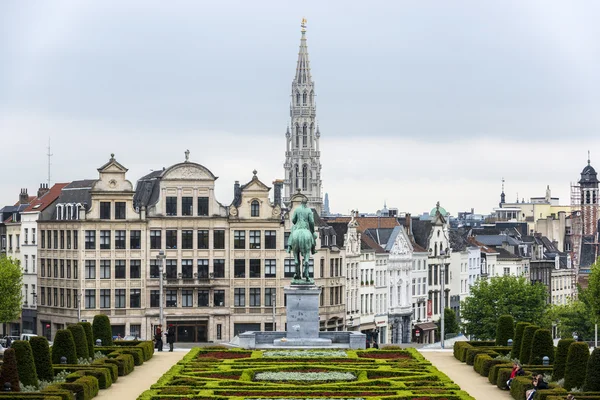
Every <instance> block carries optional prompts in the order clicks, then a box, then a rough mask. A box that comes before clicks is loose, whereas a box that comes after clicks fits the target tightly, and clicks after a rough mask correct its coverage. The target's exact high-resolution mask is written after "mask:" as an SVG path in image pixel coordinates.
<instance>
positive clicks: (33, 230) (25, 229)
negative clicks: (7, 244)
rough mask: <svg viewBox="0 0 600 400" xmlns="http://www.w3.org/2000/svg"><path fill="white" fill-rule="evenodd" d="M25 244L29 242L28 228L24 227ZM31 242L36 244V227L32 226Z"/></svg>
mask: <svg viewBox="0 0 600 400" xmlns="http://www.w3.org/2000/svg"><path fill="white" fill-rule="evenodd" d="M23 244H29V229H28V228H23ZM31 244H35V228H31Z"/></svg>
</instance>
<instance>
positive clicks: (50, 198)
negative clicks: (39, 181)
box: [23, 183, 69, 212]
mask: <svg viewBox="0 0 600 400" xmlns="http://www.w3.org/2000/svg"><path fill="white" fill-rule="evenodd" d="M68 184H69V183H55V184H54V185H52V187H51V188H50V190H48V191H47V192H46V193H44V194H43V195H42V196H41V197H37V198H36V199H35V200H33V201H32V202H31V203H30V204H29V206H28V207H27V208H26V209H24V210H23V212H30V211H44V210H45V209H46V208H47V207H48V206H49V205H51V204H52V203H53V202H54V201H55V200H56V199H57V198H58V197H59V196H60V193H61V191H62V189H63V188H64V187H65V186H67V185H68Z"/></svg>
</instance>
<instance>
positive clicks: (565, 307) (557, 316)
mask: <svg viewBox="0 0 600 400" xmlns="http://www.w3.org/2000/svg"><path fill="white" fill-rule="evenodd" d="M580 296H584V297H585V294H583V292H581V293H580ZM590 315H592V311H591V310H590V308H589V306H588V305H587V304H586V302H584V301H581V300H575V301H570V302H569V303H567V304H561V305H552V306H550V307H548V309H547V311H546V315H545V319H546V320H547V322H548V324H547V325H550V324H552V323H554V324H556V326H557V328H558V333H559V336H560V337H562V338H570V337H571V336H572V334H573V332H577V333H578V334H579V335H581V336H582V337H592V336H593V335H594V322H593V319H592V318H590Z"/></svg>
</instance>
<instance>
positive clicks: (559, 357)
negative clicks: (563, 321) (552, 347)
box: [552, 338, 575, 381]
mask: <svg viewBox="0 0 600 400" xmlns="http://www.w3.org/2000/svg"><path fill="white" fill-rule="evenodd" d="M574 342H575V339H571V338H569V339H560V340H559V341H558V346H557V347H556V357H555V359H554V364H553V366H554V369H553V371H552V380H553V381H558V380H559V379H562V378H564V377H565V366H566V365H567V355H568V354H569V346H570V345H571V343H574Z"/></svg>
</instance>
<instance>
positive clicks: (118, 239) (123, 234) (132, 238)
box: [85, 230, 142, 250]
mask: <svg viewBox="0 0 600 400" xmlns="http://www.w3.org/2000/svg"><path fill="white" fill-rule="evenodd" d="M114 232H115V235H114V236H115V240H114V248H115V249H116V250H124V249H126V248H127V243H126V238H127V231H125V230H116V231H114ZM111 234H112V231H110V230H101V231H100V250H110V249H111V244H112V238H111ZM141 236H142V233H141V231H139V230H132V231H129V248H130V249H140V248H141V243H142V238H141ZM85 248H86V250H95V249H96V231H95V230H87V231H85Z"/></svg>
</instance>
